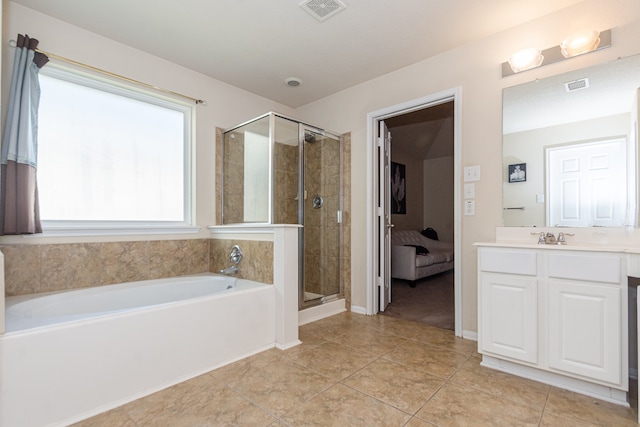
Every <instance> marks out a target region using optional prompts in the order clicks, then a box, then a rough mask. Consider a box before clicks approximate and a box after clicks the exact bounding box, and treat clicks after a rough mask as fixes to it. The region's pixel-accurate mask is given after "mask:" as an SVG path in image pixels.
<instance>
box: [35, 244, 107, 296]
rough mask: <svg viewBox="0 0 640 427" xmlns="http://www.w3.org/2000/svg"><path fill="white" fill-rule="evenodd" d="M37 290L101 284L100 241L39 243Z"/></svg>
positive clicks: (44, 290)
mask: <svg viewBox="0 0 640 427" xmlns="http://www.w3.org/2000/svg"><path fill="white" fill-rule="evenodd" d="M41 250H42V252H41V254H42V282H41V285H40V291H42V292H46V291H58V290H65V289H77V288H85V287H90V286H98V285H99V284H100V244H99V243H72V244H65V245H42V247H41Z"/></svg>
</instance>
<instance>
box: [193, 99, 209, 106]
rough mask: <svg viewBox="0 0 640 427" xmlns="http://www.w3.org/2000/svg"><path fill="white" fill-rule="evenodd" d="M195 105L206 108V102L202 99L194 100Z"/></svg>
mask: <svg viewBox="0 0 640 427" xmlns="http://www.w3.org/2000/svg"><path fill="white" fill-rule="evenodd" d="M196 104H200V105H204V106H205V107H206V106H207V101H205V100H204V99H196Z"/></svg>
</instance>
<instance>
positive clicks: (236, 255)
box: [218, 245, 242, 274]
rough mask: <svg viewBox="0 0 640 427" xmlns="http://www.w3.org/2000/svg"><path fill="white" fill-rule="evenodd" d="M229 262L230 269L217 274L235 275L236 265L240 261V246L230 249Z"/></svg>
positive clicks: (224, 269)
mask: <svg viewBox="0 0 640 427" xmlns="http://www.w3.org/2000/svg"><path fill="white" fill-rule="evenodd" d="M229 260H230V261H231V262H232V263H233V265H232V266H231V267H227V268H223V269H222V270H220V271H219V272H218V273H220V274H236V273H237V272H238V270H239V269H238V264H240V261H242V251H241V250H240V246H238V245H234V246H233V247H232V248H231V253H230V254H229Z"/></svg>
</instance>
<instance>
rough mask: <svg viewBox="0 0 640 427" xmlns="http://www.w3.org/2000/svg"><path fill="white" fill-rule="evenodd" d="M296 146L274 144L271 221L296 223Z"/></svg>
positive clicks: (275, 222) (297, 155)
mask: <svg viewBox="0 0 640 427" xmlns="http://www.w3.org/2000/svg"><path fill="white" fill-rule="evenodd" d="M298 157H299V154H298V146H297V145H289V144H282V143H279V142H276V143H275V144H274V155H273V158H274V165H273V171H274V175H275V176H274V182H273V193H274V194H273V203H274V205H273V222H274V224H297V223H298Z"/></svg>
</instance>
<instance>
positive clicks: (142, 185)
mask: <svg viewBox="0 0 640 427" xmlns="http://www.w3.org/2000/svg"><path fill="white" fill-rule="evenodd" d="M40 87H41V91H42V94H41V99H40V108H39V114H38V116H39V117H38V120H39V125H38V192H39V198H40V215H41V219H42V224H43V228H44V229H45V232H46V231H48V230H55V229H60V228H102V229H105V228H106V229H114V228H144V227H154V226H155V227H158V226H160V227H168V226H186V225H189V224H190V176H191V172H190V141H191V114H192V110H193V106H191V105H188V104H186V103H182V102H178V101H174V100H169V99H167V98H164V97H160V96H157V95H154V94H150V93H143V92H141V91H138V90H134V89H133V88H128V87H124V86H122V85H119V84H115V83H113V82H111V81H106V80H102V79H97V78H95V77H90V76H87V75H81V74H78V73H75V72H72V71H69V70H66V69H62V68H59V67H55V66H51V64H50V65H47V66H46V67H44V68H43V69H42V70H41V71H40Z"/></svg>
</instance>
